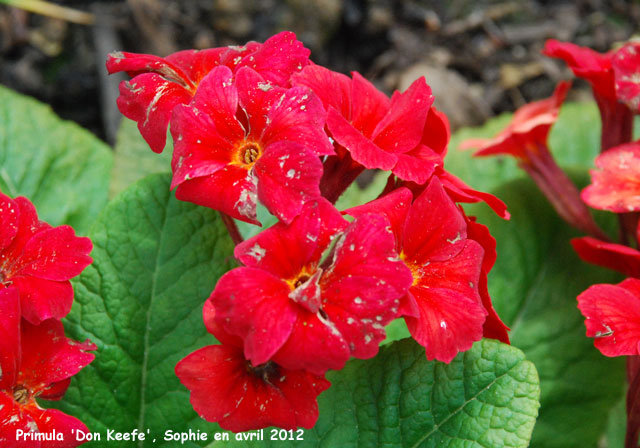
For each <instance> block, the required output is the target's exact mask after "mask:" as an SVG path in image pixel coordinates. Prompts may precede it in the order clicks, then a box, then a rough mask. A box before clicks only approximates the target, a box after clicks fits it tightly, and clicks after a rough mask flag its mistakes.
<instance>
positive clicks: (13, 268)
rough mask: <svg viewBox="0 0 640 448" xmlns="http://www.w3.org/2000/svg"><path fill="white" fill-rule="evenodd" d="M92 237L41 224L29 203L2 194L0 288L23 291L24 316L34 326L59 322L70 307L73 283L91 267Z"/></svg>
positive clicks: (66, 227)
mask: <svg viewBox="0 0 640 448" xmlns="http://www.w3.org/2000/svg"><path fill="white" fill-rule="evenodd" d="M91 248H92V244H91V240H90V239H89V238H79V237H76V236H75V233H74V231H73V229H72V228H71V227H69V226H60V227H51V226H50V225H49V224H47V223H45V222H42V221H39V220H38V215H37V214H36V210H35V208H34V207H33V204H32V203H31V202H29V200H27V199H25V198H23V197H18V198H15V199H10V198H9V197H7V196H5V195H3V194H2V193H0V288H3V287H5V288H6V287H8V286H14V287H16V288H17V289H18V290H19V291H20V302H21V303H22V305H21V307H22V314H23V317H24V318H25V319H27V320H28V321H29V322H31V323H33V324H38V323H39V322H41V321H43V320H45V319H49V318H56V319H61V318H62V317H64V316H66V315H67V313H68V312H69V310H70V309H71V304H72V302H73V288H72V287H71V283H70V282H69V280H70V279H71V278H72V277H75V276H76V275H78V274H80V272H82V270H83V269H84V268H85V267H87V266H88V265H89V264H91V261H92V260H91V257H90V256H89V253H90V252H91Z"/></svg>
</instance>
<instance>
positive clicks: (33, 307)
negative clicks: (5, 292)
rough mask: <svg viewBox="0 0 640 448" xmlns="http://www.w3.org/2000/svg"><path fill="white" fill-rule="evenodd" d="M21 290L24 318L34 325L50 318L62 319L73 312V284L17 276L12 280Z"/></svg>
mask: <svg viewBox="0 0 640 448" xmlns="http://www.w3.org/2000/svg"><path fill="white" fill-rule="evenodd" d="M11 281H12V282H13V285H14V286H15V287H16V288H18V289H19V290H20V303H21V307H22V317H24V318H25V319H26V320H28V321H29V322H30V323H32V324H34V325H38V324H39V323H40V322H42V321H43V320H47V319H50V318H54V319H62V318H63V317H65V316H66V315H67V314H68V313H69V311H70V310H71V305H72V304H73V287H72V286H71V282H69V281H66V282H54V281H51V280H43V279H40V278H37V277H22V276H16V277H13V278H12V279H11Z"/></svg>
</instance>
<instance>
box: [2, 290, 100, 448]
mask: <svg viewBox="0 0 640 448" xmlns="http://www.w3.org/2000/svg"><path fill="white" fill-rule="evenodd" d="M18 294H19V293H18V290H17V289H16V288H5V289H0V368H1V369H2V370H1V372H2V375H1V376H0V442H2V443H1V444H3V446H5V445H4V444H5V443H9V444H11V443H12V442H13V443H15V441H16V431H17V430H19V429H20V430H22V431H24V433H37V432H40V433H47V434H51V433H52V432H53V430H55V431H57V432H58V433H62V434H63V435H64V439H65V442H63V443H61V444H58V443H56V442H54V443H53V444H51V445H48V444H46V443H43V444H42V446H64V447H75V446H77V445H80V444H81V442H76V441H75V440H76V438H75V436H74V435H72V433H71V431H72V430H82V431H87V428H86V426H85V425H84V424H83V423H82V422H80V421H79V420H77V419H75V418H73V417H71V416H69V415H66V414H64V413H62V412H60V411H58V410H56V409H42V408H41V407H40V406H38V403H37V401H36V398H41V399H45V400H59V399H60V398H62V396H63V395H64V393H65V391H66V389H67V387H68V386H69V381H70V379H71V377H72V376H73V375H75V374H76V373H78V372H79V371H80V370H81V369H82V368H83V367H85V366H86V365H87V364H89V363H90V362H91V361H92V360H93V358H94V356H93V355H92V354H90V353H86V352H87V351H88V350H95V349H96V347H95V345H93V344H91V343H89V342H88V341H87V342H85V343H82V344H81V343H77V342H74V341H71V340H69V339H67V338H65V337H64V329H63V327H62V323H61V322H60V321H58V320H55V319H49V320H46V321H44V322H42V323H41V324H40V325H37V326H36V325H31V324H30V323H29V322H27V321H25V320H21V317H20V314H21V313H20V302H19V300H18ZM6 446H13V445H6ZM30 446H41V445H40V444H39V442H34V444H33V445H30Z"/></svg>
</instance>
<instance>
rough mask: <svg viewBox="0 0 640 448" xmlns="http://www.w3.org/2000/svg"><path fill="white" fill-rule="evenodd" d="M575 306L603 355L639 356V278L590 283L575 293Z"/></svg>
mask: <svg viewBox="0 0 640 448" xmlns="http://www.w3.org/2000/svg"><path fill="white" fill-rule="evenodd" d="M578 308H579V309H580V311H581V312H582V314H583V315H584V317H585V318H586V320H585V325H586V326H587V336H588V337H591V338H594V344H595V346H596V348H597V349H598V350H600V351H601V352H602V354H603V355H605V356H622V355H640V280H638V279H635V278H628V279H626V280H624V281H622V282H621V283H618V284H617V285H593V286H591V287H590V288H589V289H587V290H586V291H584V292H583V293H582V294H580V295H579V296H578Z"/></svg>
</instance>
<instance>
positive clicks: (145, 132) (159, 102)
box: [117, 73, 192, 152]
mask: <svg viewBox="0 0 640 448" xmlns="http://www.w3.org/2000/svg"><path fill="white" fill-rule="evenodd" d="M191 95H192V93H191V92H190V91H189V90H187V89H186V88H185V87H183V86H182V85H180V84H176V83H175V82H172V81H167V80H166V79H165V78H163V77H162V76H160V75H158V74H156V73H143V74H141V75H138V76H136V77H135V78H134V79H132V80H131V81H122V82H121V83H120V96H119V97H118V100H117V103H118V109H119V110H120V112H121V113H122V115H124V116H125V117H127V118H130V119H131V120H133V121H135V122H137V123H138V130H139V131H140V134H141V135H142V137H143V138H144V139H145V140H146V142H147V143H148V144H149V146H150V147H151V149H152V150H153V151H154V152H162V150H163V149H164V146H165V143H166V141H167V128H168V127H169V119H170V118H171V112H172V111H173V108H174V107H176V106H177V105H178V104H187V103H188V102H189V101H190V100H191Z"/></svg>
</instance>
